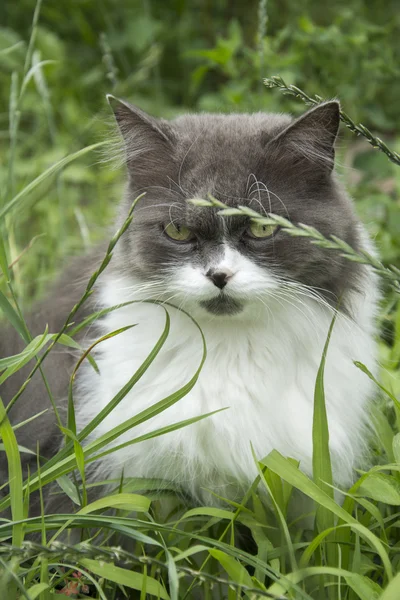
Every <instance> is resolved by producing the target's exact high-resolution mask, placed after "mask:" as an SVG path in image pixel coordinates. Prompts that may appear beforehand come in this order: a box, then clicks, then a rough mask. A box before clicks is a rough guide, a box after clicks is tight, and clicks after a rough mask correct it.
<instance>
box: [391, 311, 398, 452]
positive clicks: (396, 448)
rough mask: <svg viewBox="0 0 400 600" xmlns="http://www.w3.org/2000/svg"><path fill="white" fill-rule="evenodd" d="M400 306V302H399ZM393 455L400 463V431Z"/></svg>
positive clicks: (393, 447)
mask: <svg viewBox="0 0 400 600" xmlns="http://www.w3.org/2000/svg"><path fill="white" fill-rule="evenodd" d="M399 306H400V304H399ZM392 449H393V456H394V458H395V460H396V462H397V463H399V464H400V433H396V435H395V436H394V438H393V442H392Z"/></svg>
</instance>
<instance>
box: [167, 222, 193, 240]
mask: <svg viewBox="0 0 400 600" xmlns="http://www.w3.org/2000/svg"><path fill="white" fill-rule="evenodd" d="M163 231H164V233H165V235H166V236H167V237H169V238H171V240H175V241H176V242H188V241H190V240H191V239H193V234H192V232H191V231H190V229H188V228H187V227H185V226H184V225H179V224H178V223H176V224H174V223H168V225H165V226H164V229H163Z"/></svg>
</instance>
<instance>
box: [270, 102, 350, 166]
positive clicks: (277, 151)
mask: <svg viewBox="0 0 400 600" xmlns="http://www.w3.org/2000/svg"><path fill="white" fill-rule="evenodd" d="M339 125H340V105H339V102H336V101H332V102H324V103H323V104H319V105H318V106H316V107H315V108H313V109H311V110H309V111H308V112H306V113H305V114H304V115H303V116H301V117H300V118H298V119H296V120H295V121H294V122H293V123H291V124H290V125H289V126H288V127H286V129H284V130H283V131H282V132H281V133H279V134H278V135H277V136H276V137H275V138H273V139H272V140H271V141H269V142H268V143H267V144H266V149H267V150H268V152H269V153H271V154H273V155H275V157H276V158H278V159H279V158H285V159H289V160H290V161H291V162H292V164H293V165H297V164H298V165H301V166H302V167H304V168H307V166H308V167H310V168H315V167H320V168H321V169H323V170H324V171H328V172H330V171H331V170H332V169H333V165H334V160H335V149H334V144H335V140H336V136H337V133H338V130H339Z"/></svg>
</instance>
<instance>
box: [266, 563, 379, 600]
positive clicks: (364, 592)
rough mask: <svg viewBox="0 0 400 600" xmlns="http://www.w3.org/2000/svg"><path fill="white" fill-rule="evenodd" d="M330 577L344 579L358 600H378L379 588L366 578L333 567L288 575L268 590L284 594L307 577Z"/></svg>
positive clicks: (299, 571) (271, 592) (305, 570)
mask: <svg viewBox="0 0 400 600" xmlns="http://www.w3.org/2000/svg"><path fill="white" fill-rule="evenodd" d="M329 575H332V576H334V577H336V578H342V579H343V578H344V579H345V580H346V582H347V584H348V585H349V586H350V587H351V588H352V589H353V590H354V591H355V592H356V593H357V594H358V595H359V598H360V600H378V598H379V593H380V591H381V588H380V587H379V585H378V584H376V583H375V582H373V581H372V580H371V579H369V578H368V577H364V576H363V575H360V574H358V573H352V572H351V571H346V570H345V569H338V568H335V567H307V568H306V569H299V570H298V571H295V572H294V573H289V574H288V575H285V577H283V578H282V580H281V581H280V582H278V583H274V584H273V585H271V586H270V587H269V589H268V592H269V593H270V594H277V595H278V594H285V593H286V592H288V591H289V590H290V589H291V583H297V584H298V583H300V582H302V581H304V580H305V579H307V578H309V577H315V576H322V578H323V580H326V577H327V576H329ZM380 600H381V599H380Z"/></svg>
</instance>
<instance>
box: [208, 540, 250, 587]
mask: <svg viewBox="0 0 400 600" xmlns="http://www.w3.org/2000/svg"><path fill="white" fill-rule="evenodd" d="M209 553H210V554H211V556H213V557H214V558H216V559H217V560H218V562H219V563H220V564H221V565H222V566H223V568H224V569H225V571H226V572H227V573H228V575H229V577H230V579H232V580H233V581H234V582H235V583H238V584H239V585H245V586H247V587H249V588H253V587H254V584H253V580H252V579H251V577H250V575H249V573H248V572H247V571H246V569H245V568H244V566H243V565H242V564H240V562H238V561H237V560H235V559H234V558H233V557H232V556H229V555H228V554H226V553H225V552H222V551H221V550H216V549H215V548H210V549H209Z"/></svg>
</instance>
